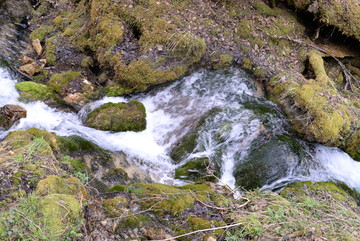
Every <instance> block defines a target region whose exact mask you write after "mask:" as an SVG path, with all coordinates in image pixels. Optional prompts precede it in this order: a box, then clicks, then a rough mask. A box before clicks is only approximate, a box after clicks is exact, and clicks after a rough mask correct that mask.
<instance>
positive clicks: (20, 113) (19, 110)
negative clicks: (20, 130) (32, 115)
mask: <svg viewBox="0 0 360 241" xmlns="http://www.w3.org/2000/svg"><path fill="white" fill-rule="evenodd" d="M25 117H26V110H25V109H24V108H23V107H21V106H18V105H4V106H3V107H1V108H0V128H4V129H9V128H10V127H11V126H12V125H13V124H14V123H15V122H16V121H17V120H19V119H21V118H25Z"/></svg>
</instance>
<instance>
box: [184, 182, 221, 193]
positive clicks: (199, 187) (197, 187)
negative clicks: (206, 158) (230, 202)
mask: <svg viewBox="0 0 360 241" xmlns="http://www.w3.org/2000/svg"><path fill="white" fill-rule="evenodd" d="M179 188H180V189H183V190H193V191H197V192H206V193H214V192H215V191H214V189H213V188H212V187H211V186H210V184H209V183H208V182H205V183H202V184H187V185H184V186H181V187H179Z"/></svg>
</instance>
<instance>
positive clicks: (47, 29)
mask: <svg viewBox="0 0 360 241" xmlns="http://www.w3.org/2000/svg"><path fill="white" fill-rule="evenodd" d="M53 30H54V28H53V27H52V26H41V27H39V28H37V29H35V30H34V31H32V33H31V34H30V39H31V40H35V39H39V40H40V41H43V40H44V39H45V37H46V36H47V35H48V34H50V33H52V32H53Z"/></svg>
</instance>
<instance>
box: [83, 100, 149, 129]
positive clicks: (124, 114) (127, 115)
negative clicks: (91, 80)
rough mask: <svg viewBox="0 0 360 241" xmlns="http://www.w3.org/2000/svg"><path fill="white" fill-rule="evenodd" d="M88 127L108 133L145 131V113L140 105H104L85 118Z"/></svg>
mask: <svg viewBox="0 0 360 241" xmlns="http://www.w3.org/2000/svg"><path fill="white" fill-rule="evenodd" d="M86 124H87V125H88V126H89V127H92V128H96V129H99V130H108V131H143V130H145V129H146V111H145V107H144V105H143V104H142V103H140V102H138V101H136V100H132V101H129V102H128V103H111V102H110V103H106V104H104V105H102V106H101V107H99V108H97V109H95V110H93V111H92V112H90V113H89V114H88V116H87V120H86Z"/></svg>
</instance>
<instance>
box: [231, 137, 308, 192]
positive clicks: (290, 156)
mask: <svg viewBox="0 0 360 241" xmlns="http://www.w3.org/2000/svg"><path fill="white" fill-rule="evenodd" d="M303 155H304V151H303V149H302V146H301V145H300V143H298V142H297V141H296V140H295V139H293V138H291V137H289V136H277V137H276V138H275V139H273V140H270V141H269V142H267V143H266V144H265V145H262V146H261V147H260V148H258V149H256V150H254V151H253V152H252V153H250V154H249V156H248V157H246V158H245V159H244V160H243V161H242V162H241V163H239V164H238V165H237V166H236V168H235V171H234V176H235V179H236V185H237V186H241V187H243V188H245V189H255V188H259V187H262V186H264V185H266V184H270V183H272V182H273V181H275V180H279V179H281V178H283V177H286V176H287V174H288V171H289V170H290V169H291V167H293V166H296V165H297V164H298V163H299V162H301V160H302V157H303Z"/></svg>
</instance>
